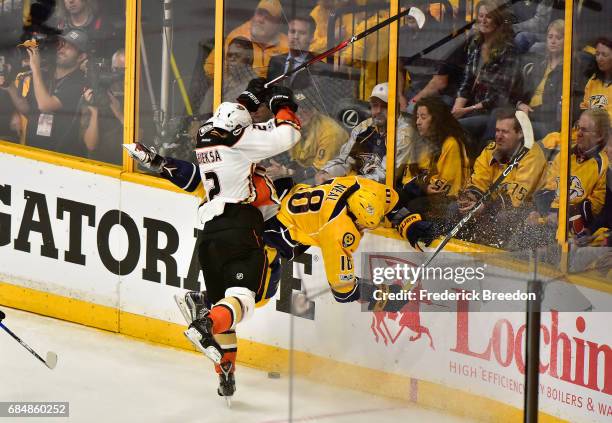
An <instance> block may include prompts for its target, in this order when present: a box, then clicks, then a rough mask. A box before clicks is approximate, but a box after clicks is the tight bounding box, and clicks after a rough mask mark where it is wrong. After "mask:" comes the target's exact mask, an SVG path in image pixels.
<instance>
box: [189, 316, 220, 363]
mask: <svg viewBox="0 0 612 423" xmlns="http://www.w3.org/2000/svg"><path fill="white" fill-rule="evenodd" d="M201 314H202V315H203V316H202V317H198V319H196V320H194V321H193V322H192V323H191V324H190V325H189V329H187V330H186V331H185V332H184V334H185V336H186V337H187V339H189V340H190V341H191V343H192V344H193V345H195V346H196V348H197V349H199V350H200V351H202V353H203V354H204V355H205V356H206V357H208V358H210V359H211V360H212V361H213V362H214V363H215V364H220V363H221V359H222V358H223V350H222V349H221V346H220V345H219V344H218V343H217V341H215V338H214V337H213V333H212V323H213V322H212V319H211V318H210V317H208V315H209V314H210V310H208V309H207V308H204V310H202V313H201Z"/></svg>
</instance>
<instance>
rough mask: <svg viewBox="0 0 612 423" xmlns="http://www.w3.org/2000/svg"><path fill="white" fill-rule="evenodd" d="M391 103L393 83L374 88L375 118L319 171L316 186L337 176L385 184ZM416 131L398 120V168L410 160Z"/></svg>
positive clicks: (357, 130) (358, 129) (358, 128)
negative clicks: (390, 94)
mask: <svg viewBox="0 0 612 423" xmlns="http://www.w3.org/2000/svg"><path fill="white" fill-rule="evenodd" d="M388 101H389V84H388V83H387V82H383V83H381V84H378V85H376V86H374V89H373V90H372V94H371V95H370V113H371V116H370V117H369V118H367V119H366V120H364V121H363V122H361V123H360V124H359V125H357V126H356V127H355V128H354V129H353V131H352V132H351V136H350V138H349V140H348V142H347V143H346V144H344V145H343V146H342V148H341V149H340V153H339V154H338V156H336V157H335V158H334V159H332V160H330V161H329V162H327V163H326V164H325V165H324V166H323V168H322V169H321V170H320V171H319V172H317V174H316V175H315V183H317V184H320V183H323V182H324V181H326V180H328V179H331V178H333V177H336V176H346V175H360V176H364V177H366V178H368V179H372V180H374V181H376V182H380V183H384V182H385V178H386V160H387V159H386V157H387V103H388ZM413 132H414V131H413V130H412V127H411V126H410V124H409V122H408V121H407V120H406V119H404V118H403V117H400V118H399V119H398V121H397V138H396V154H395V158H396V160H395V163H396V167H398V166H397V164H401V163H404V162H405V161H406V157H407V154H408V146H409V144H410V140H411V139H413Z"/></svg>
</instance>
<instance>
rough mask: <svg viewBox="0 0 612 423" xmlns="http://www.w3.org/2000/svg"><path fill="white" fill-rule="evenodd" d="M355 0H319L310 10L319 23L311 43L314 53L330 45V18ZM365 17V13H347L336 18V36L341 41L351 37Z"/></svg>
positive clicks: (322, 50) (311, 49)
mask: <svg viewBox="0 0 612 423" xmlns="http://www.w3.org/2000/svg"><path fill="white" fill-rule="evenodd" d="M352 3H354V2H353V0H319V1H318V3H317V5H316V6H315V7H314V8H313V9H312V12H310V16H312V18H313V19H314V20H315V22H316V23H317V29H316V30H315V33H314V37H313V39H312V42H311V43H310V51H312V52H313V53H322V52H324V51H325V50H327V49H328V48H330V47H333V46H329V45H328V40H327V33H328V25H329V18H330V17H331V16H332V15H334V14H337V13H338V9H340V8H343V7H347V6H350V5H351V4H352ZM363 18H364V13H345V14H343V15H342V16H341V17H339V18H338V20H336V29H335V36H336V40H338V42H340V41H341V40H344V39H346V38H348V37H350V36H351V35H352V34H353V33H354V30H355V26H356V25H358V24H359V23H360V22H361V21H362V20H363Z"/></svg>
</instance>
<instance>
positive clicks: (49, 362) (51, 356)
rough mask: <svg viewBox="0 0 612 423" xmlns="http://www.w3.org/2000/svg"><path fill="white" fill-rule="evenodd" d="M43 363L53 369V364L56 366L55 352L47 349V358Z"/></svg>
mask: <svg viewBox="0 0 612 423" xmlns="http://www.w3.org/2000/svg"><path fill="white" fill-rule="evenodd" d="M45 364H46V365H47V367H48V368H50V369H51V370H53V369H55V366H57V354H55V353H54V352H53V351H49V352H48V353H47V359H46V360H45Z"/></svg>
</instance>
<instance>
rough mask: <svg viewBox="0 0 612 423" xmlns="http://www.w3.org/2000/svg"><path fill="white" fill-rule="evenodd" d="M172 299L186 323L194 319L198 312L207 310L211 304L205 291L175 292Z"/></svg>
mask: <svg viewBox="0 0 612 423" xmlns="http://www.w3.org/2000/svg"><path fill="white" fill-rule="evenodd" d="M174 301H175V302H176V305H177V306H178V308H179V310H180V311H181V313H182V314H183V317H184V318H185V322H187V324H188V325H190V324H191V322H193V321H194V320H196V319H197V318H198V317H199V315H200V314H202V313H204V310H208V309H210V308H211V306H212V305H211V304H210V302H209V301H208V297H207V295H206V291H203V292H198V291H189V292H186V293H185V294H175V295H174ZM202 315H203V314H202Z"/></svg>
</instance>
